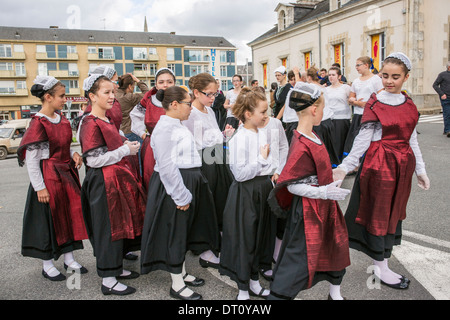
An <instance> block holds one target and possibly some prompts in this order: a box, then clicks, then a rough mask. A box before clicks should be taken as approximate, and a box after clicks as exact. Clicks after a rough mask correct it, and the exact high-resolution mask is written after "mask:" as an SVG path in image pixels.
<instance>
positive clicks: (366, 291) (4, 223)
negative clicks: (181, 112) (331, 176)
mask: <svg viewBox="0 0 450 320" xmlns="http://www.w3.org/2000/svg"><path fill="white" fill-rule="evenodd" d="M418 131H419V132H420V134H419V143H420V146H421V150H422V153H423V155H424V159H425V162H426V164H427V171H428V175H429V177H430V180H431V190H429V191H423V190H421V189H420V188H419V187H418V186H417V184H416V183H415V182H416V178H414V180H413V182H414V184H413V188H412V194H411V197H410V201H409V205H408V213H407V219H406V220H405V222H404V238H403V242H402V245H401V246H398V247H395V248H394V253H393V257H392V258H391V259H390V267H391V269H393V270H395V271H396V272H399V273H401V274H404V275H405V276H407V277H408V278H410V279H411V281H412V282H411V285H410V288H409V289H408V290H405V291H399V290H394V289H390V288H387V287H385V286H381V287H379V288H378V287H375V288H372V287H370V286H368V285H367V281H368V279H369V277H370V273H371V270H370V269H368V267H369V266H370V265H371V263H372V261H371V260H370V258H368V257H367V256H365V255H363V254H361V253H360V252H357V251H354V250H351V252H350V254H351V266H349V267H348V268H347V273H346V276H345V278H344V281H343V283H342V288H341V291H342V294H343V296H345V297H347V298H348V299H349V300H360V301H363V300H367V301H368V300H370V301H375V300H382V301H392V300H395V301H398V300H428V301H431V300H449V299H450V280H449V279H448V278H447V275H448V274H449V273H450V232H448V228H449V226H450V215H449V213H450V202H449V196H450V192H449V187H450V170H449V164H450V161H449V159H450V138H447V137H446V136H444V135H442V125H441V124H435V123H430V122H428V123H420V124H419V126H418ZM80 173H81V179H83V177H84V168H82V169H81V170H80ZM353 179H354V178H352V177H348V178H346V180H345V181H344V184H343V187H346V188H351V187H352V185H353ZM28 186H29V179H28V175H27V170H26V168H25V167H23V168H20V167H19V166H18V165H17V158H16V157H15V156H8V158H7V159H6V160H3V161H0V234H1V235H2V236H1V242H0V300H9V301H13V300H18V301H25V300H27V301H28V300H61V301H68V300H79V301H86V300H96V301H98V300H108V301H118V300H122V301H132V300H146V301H147V300H159V301H163V300H164V301H165V300H172V298H171V297H170V296H169V288H170V275H169V274H168V273H165V272H159V271H158V272H153V273H151V274H147V275H141V276H140V277H139V278H137V279H134V280H123V283H125V284H127V285H131V286H133V287H135V288H136V289H137V292H136V293H135V294H133V295H129V296H125V297H117V296H104V295H103V294H102V293H101V291H100V285H101V279H100V277H98V275H97V273H96V267H95V259H94V257H93V255H92V247H91V245H90V243H89V241H84V250H79V251H76V252H75V258H76V260H77V261H78V262H80V263H81V264H83V265H84V266H85V267H86V268H87V269H88V270H89V272H88V273H87V274H84V275H82V276H81V278H75V276H74V275H70V274H68V281H63V282H57V283H54V282H51V281H49V280H47V279H44V277H43V276H42V275H41V270H42V263H41V261H39V260H36V259H32V258H27V257H23V256H22V255H21V248H20V246H21V233H22V218H23V209H24V202H25V199H26V194H27V189H28ZM347 201H348V200H347ZM347 201H343V202H341V203H340V205H341V208H342V210H343V212H345V208H346V206H347ZM136 253H137V254H139V252H136ZM55 265H56V267H57V268H58V269H59V270H60V271H61V272H65V271H64V269H63V259H62V258H60V259H59V261H56V262H55ZM186 266H187V271H188V272H189V273H190V274H193V275H195V276H198V277H201V278H203V279H205V281H206V284H205V285H204V286H202V287H199V288H196V289H195V290H196V291H197V292H198V293H200V294H202V295H203V298H204V299H205V301H206V300H214V301H216V302H217V301H219V302H220V303H225V304H227V303H232V302H233V301H231V300H234V299H235V297H236V294H237V289H236V285H235V284H234V283H233V282H232V281H230V279H229V278H227V277H222V276H220V275H219V274H218V273H217V271H216V270H214V269H204V268H201V267H200V266H199V263H198V257H195V256H193V255H192V254H191V253H188V254H187V257H186ZM124 267H125V268H126V269H129V270H134V271H137V272H139V260H137V261H134V262H133V261H124ZM76 276H78V275H76ZM261 283H262V284H263V286H265V287H269V283H268V282H267V281H265V280H264V279H261ZM327 295H328V284H327V283H319V284H317V285H316V286H315V287H313V288H311V289H309V290H307V291H304V292H301V293H300V294H299V295H298V296H297V298H296V299H297V300H325V299H326V298H327ZM259 300H260V301H261V302H262V300H261V299H259ZM160 306H161V307H164V306H166V304H165V303H162V304H160ZM186 311H187V310H186ZM173 312H181V310H178V311H177V310H173ZM217 312H219V311H217ZM224 312H225V311H224V310H222V314H223V313H224ZM219 313H220V312H219ZM230 314H231V313H230Z"/></svg>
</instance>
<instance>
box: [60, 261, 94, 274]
mask: <svg viewBox="0 0 450 320" xmlns="http://www.w3.org/2000/svg"><path fill="white" fill-rule="evenodd" d="M64 269H66V270H67V269H70V270H73V271H75V272H80V273H81V274H85V273H88V270H87V269H86V268H85V267H83V266H81V268H72V267H69V266H68V265H67V264H65V263H64Z"/></svg>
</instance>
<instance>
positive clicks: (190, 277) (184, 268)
mask: <svg viewBox="0 0 450 320" xmlns="http://www.w3.org/2000/svg"><path fill="white" fill-rule="evenodd" d="M186 273H187V272H186V263H185V262H183V270H182V271H181V274H182V275H183V279H184V280H186V281H194V280H195V277H194V276H192V275H190V274H188V275H187V277H186V278H184V276H185V274H186ZM184 280H183V281H184Z"/></svg>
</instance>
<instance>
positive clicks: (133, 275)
mask: <svg viewBox="0 0 450 320" xmlns="http://www.w3.org/2000/svg"><path fill="white" fill-rule="evenodd" d="M130 272H131V273H130V274H129V275H127V276H117V277H116V279H122V280H123V279H136V278H138V277H139V273H137V272H135V271H130Z"/></svg>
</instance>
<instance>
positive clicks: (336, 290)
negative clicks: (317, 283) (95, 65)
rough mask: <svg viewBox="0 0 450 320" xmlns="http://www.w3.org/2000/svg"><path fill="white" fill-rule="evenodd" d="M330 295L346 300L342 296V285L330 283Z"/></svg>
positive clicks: (332, 297)
mask: <svg viewBox="0 0 450 320" xmlns="http://www.w3.org/2000/svg"><path fill="white" fill-rule="evenodd" d="M330 296H331V299H333V300H344V298H342V296H341V286H336V285H333V284H330Z"/></svg>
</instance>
